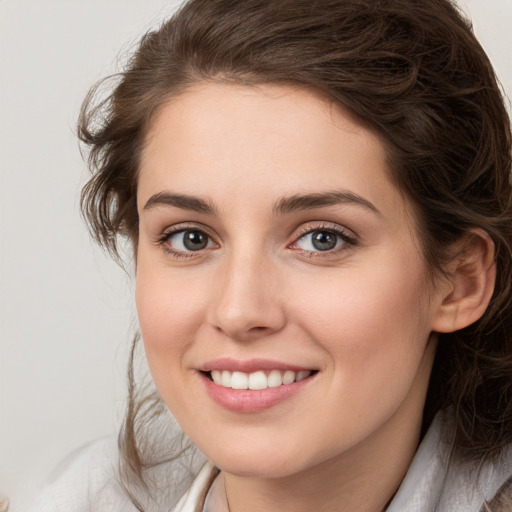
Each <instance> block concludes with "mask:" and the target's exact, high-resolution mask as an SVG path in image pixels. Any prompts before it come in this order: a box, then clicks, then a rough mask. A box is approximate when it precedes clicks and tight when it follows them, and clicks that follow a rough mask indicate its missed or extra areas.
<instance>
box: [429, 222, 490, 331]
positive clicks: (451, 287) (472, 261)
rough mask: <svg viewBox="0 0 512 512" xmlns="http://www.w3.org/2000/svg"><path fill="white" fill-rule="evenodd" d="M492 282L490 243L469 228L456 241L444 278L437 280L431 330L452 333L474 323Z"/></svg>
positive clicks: (487, 300)
mask: <svg viewBox="0 0 512 512" xmlns="http://www.w3.org/2000/svg"><path fill="white" fill-rule="evenodd" d="M495 281H496V264H495V262H494V242H493V241H492V240H491V238H490V236H489V235H488V234H487V233H485V232H484V231H481V230H479V229H473V230H471V231H470V233H468V234H467V235H466V236H464V238H463V239H462V240H461V242H460V243H458V244H457V247H456V252H455V257H454V258H453V259H452V260H451V261H450V263H449V264H448V268H447V278H446V281H443V283H440V287H439V291H440V293H441V295H440V297H439V306H438V308H437V311H436V312H435V317H434V319H433V320H434V321H433V325H432V330H433V331H436V332H453V331H457V330H458V329H462V328H464V327H467V326H468V325H471V324H472V323H473V322H476V321H477V320H478V319H479V318H480V317H481V316H482V315H483V314H484V312H485V310H486V309H487V306H488V305H489V301H490V300H491V297H492V293H493V291H494V284H495Z"/></svg>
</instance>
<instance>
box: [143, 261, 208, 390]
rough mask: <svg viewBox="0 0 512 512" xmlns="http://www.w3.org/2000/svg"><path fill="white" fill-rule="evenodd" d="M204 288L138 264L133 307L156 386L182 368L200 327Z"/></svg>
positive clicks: (154, 267)
mask: <svg viewBox="0 0 512 512" xmlns="http://www.w3.org/2000/svg"><path fill="white" fill-rule="evenodd" d="M202 295H204V288H202V287H197V286H191V283H190V281H189V280H188V279H187V276H186V272H185V273H181V274H177V273H172V272H169V271H167V272H166V271H165V269H162V268H158V267H157V266H156V265H146V264H145V262H144V261H143V260H142V261H139V264H138V269H137V278H136V294H135V298H136V304H137V313H138V318H139V324H140V329H141V333H142V338H143V341H144V347H145V351H146V356H147V359H148V364H149V367H150V370H151V373H152V375H153V378H154V380H155V382H156V384H157V386H158V384H159V382H160V381H162V379H171V378H172V376H173V375H175V374H174V373H173V372H169V369H171V368H174V369H176V368H177V367H178V366H181V365H182V364H183V355H184V353H185V352H186V349H187V346H188V344H189V343H190V340H191V339H193V337H194V335H195V333H196V332H197V330H198V329H199V328H200V326H201V321H202V318H203V315H202V310H203V308H202V304H203V303H204V302H205V299H204V296H202Z"/></svg>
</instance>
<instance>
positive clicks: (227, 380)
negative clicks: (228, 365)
mask: <svg viewBox="0 0 512 512" xmlns="http://www.w3.org/2000/svg"><path fill="white" fill-rule="evenodd" d="M220 384H221V386H224V387H225V388H230V387H231V372H228V371H227V370H224V371H223V372H222V377H221V381H220Z"/></svg>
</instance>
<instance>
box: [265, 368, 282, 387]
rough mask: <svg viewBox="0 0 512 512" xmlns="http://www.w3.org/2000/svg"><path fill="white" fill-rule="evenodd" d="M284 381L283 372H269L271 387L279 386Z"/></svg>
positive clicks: (269, 384)
mask: <svg viewBox="0 0 512 512" xmlns="http://www.w3.org/2000/svg"><path fill="white" fill-rule="evenodd" d="M282 383H283V378H282V377H281V372H280V371H279V370H272V371H271V372H270V373H269V374H268V387H269V388H277V386H280V385H281V384H282Z"/></svg>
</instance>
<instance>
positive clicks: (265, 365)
mask: <svg viewBox="0 0 512 512" xmlns="http://www.w3.org/2000/svg"><path fill="white" fill-rule="evenodd" d="M197 369H198V370H199V371H202V372H211V371H212V370H221V371H222V370H227V371H230V372H243V373H252V372H256V371H258V370H268V371H270V370H285V371H287V370H290V371H294V372H299V371H301V370H314V368H311V367H308V366H302V365H297V364H290V363H284V362H281V361H273V360H270V359H249V360H245V361H242V360H238V359H232V358H229V357H224V358H219V359H213V360H212V361H207V362H205V363H203V364H202V365H201V366H199V367H198V368H197Z"/></svg>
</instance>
